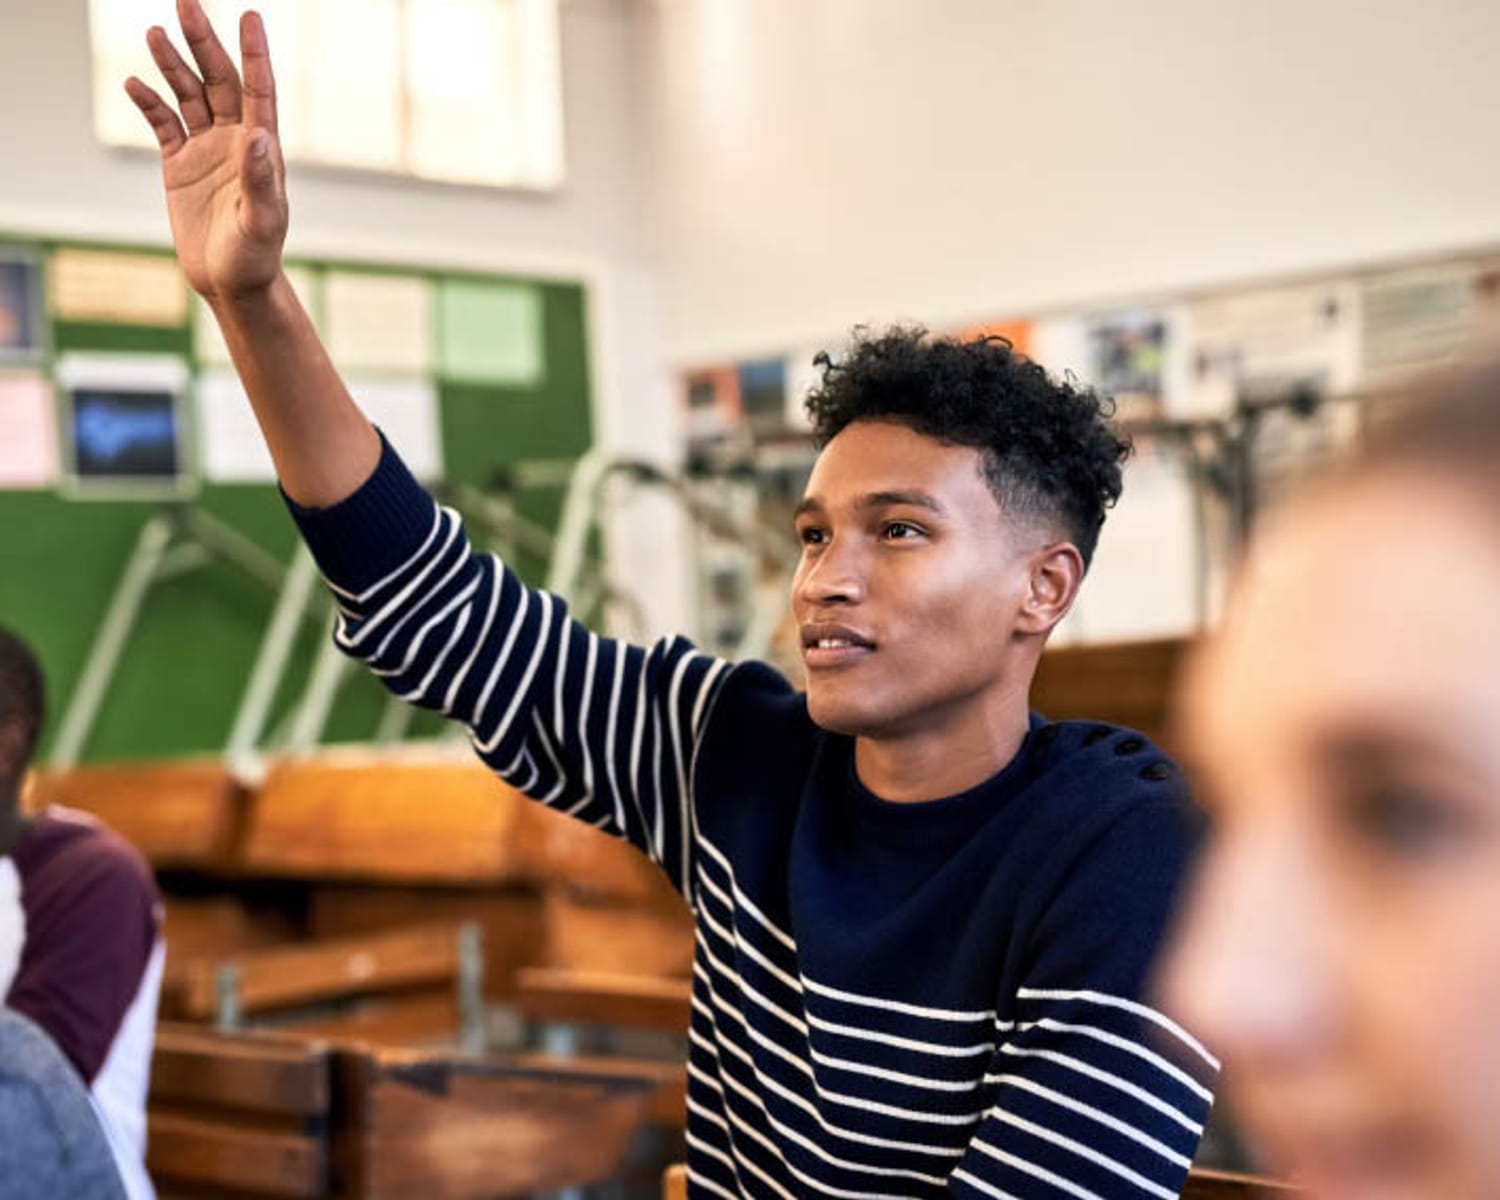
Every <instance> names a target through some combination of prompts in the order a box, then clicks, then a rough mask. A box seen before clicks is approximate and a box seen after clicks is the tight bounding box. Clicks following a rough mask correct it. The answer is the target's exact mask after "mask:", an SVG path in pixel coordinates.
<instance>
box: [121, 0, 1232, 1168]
mask: <svg viewBox="0 0 1500 1200" xmlns="http://www.w3.org/2000/svg"><path fill="white" fill-rule="evenodd" d="M179 15H180V18H181V21H182V26H183V32H184V34H185V36H186V38H187V41H188V44H189V46H190V47H191V48H192V52H193V55H194V57H195V59H196V61H197V64H198V68H199V71H200V72H201V78H200V75H199V73H197V72H194V71H193V70H192V69H191V68H189V67H188V66H187V65H186V64H185V63H184V62H183V61H182V60H181V59H180V58H179V57H178V55H177V53H176V52H175V51H174V50H173V49H172V48H171V45H170V43H169V42H168V40H167V37H166V34H165V33H164V32H163V31H162V30H160V29H153V30H152V31H151V32H150V34H149V35H148V40H149V43H150V45H151V48H152V51H153V53H154V56H155V58H156V61H157V63H158V64H159V66H160V67H161V69H162V72H163V74H164V76H165V78H166V79H167V81H168V82H169V84H170V85H171V87H172V90H173V92H174V93H175V94H176V96H177V99H178V103H179V108H180V110H181V119H179V117H178V115H177V113H176V112H174V111H173V110H172V109H170V108H169V107H168V106H167V105H166V104H165V103H164V102H163V101H162V100H161V99H160V98H159V97H158V96H156V94H155V93H154V92H152V91H151V90H150V89H149V88H147V87H146V86H145V85H144V84H143V83H141V82H140V81H139V80H135V79H132V80H131V81H129V83H128V84H127V88H128V90H129V92H130V95H131V96H132V97H133V98H134V99H135V101H136V103H137V104H138V105H139V107H140V108H141V110H142V112H143V114H144V115H145V117H146V119H147V120H148V121H149V122H150V123H151V125H152V127H153V128H154V129H155V131H156V133H157V136H158V139H159V141H160V144H161V149H162V165H163V173H164V177H165V182H166V187H167V196H168V207H169V211H170V214H171V219H172V228H173V234H174V239H175V242H176V246H177V252H178V256H179V259H180V260H181V262H182V264H183V268H184V270H185V271H186V273H187V276H188V279H189V281H190V282H191V283H192V285H193V286H194V287H195V288H196V289H197V290H198V291H199V292H200V293H201V294H202V295H203V296H204V297H205V298H206V299H207V301H208V302H209V304H210V305H211V306H212V307H213V309H214V311H215V313H216V315H217V317H218V319H219V322H220V324H221V326H222V328H223V330H224V334H225V337H226V339H227V341H228V344H229V347H230V349H231V352H232V353H233V355H234V359H235V364H236V367H237V368H238V370H239V372H240V374H241V377H242V379H243V380H244V382H245V385H246V389H247V391H248V392H249V395H250V397H251V400H252V403H253V405H254V407H255V411H256V415H257V417H258V419H259V421H260V423H261V427H262V429H263V430H264V432H265V435H266V439H267V442H268V444H269V446H270V448H271V452H272V455H273V458H274V459H275V462H276V466H277V471H278V474H279V476H280V479H281V482H282V486H283V489H284V490H285V492H286V494H287V496H288V497H289V499H290V500H291V502H292V510H293V513H294V515H295V516H296V518H297V520H298V522H299V524H300V525H301V527H302V530H303V533H304V535H305V536H306V538H307V540H308V542H309V544H310V545H311V547H312V549H313V551H314V554H315V555H316V557H317V559H318V562H319V563H320V565H321V567H322V569H323V571H324V573H325V575H326V577H327V579H328V581H329V584H330V586H331V587H332V589H333V591H334V593H335V595H336V597H337V599H338V604H339V607H340V618H339V621H338V628H337V631H336V637H337V639H338V641H339V643H340V644H341V645H342V646H343V647H344V648H345V649H346V650H348V651H349V652H350V653H352V654H355V655H357V656H359V657H361V658H362V659H364V660H365V661H366V662H367V663H368V664H369V665H370V667H371V668H372V669H373V670H374V671H375V672H376V673H377V674H379V675H380V676H382V677H383V678H384V679H385V681H386V683H387V684H388V686H390V687H391V688H392V689H393V690H394V691H395V692H396V693H397V694H399V695H402V696H404V697H406V698H408V699H410V700H412V701H413V702H415V703H419V704H423V705H427V706H430V707H434V708H437V709H439V710H441V711H443V712H445V713H447V714H448V715H450V716H452V717H454V718H455V719H458V720H461V721H464V722H465V723H466V724H468V725H469V726H470V728H471V730H472V737H473V740H474V744H475V747H476V749H477V750H478V752H479V753H480V755H481V756H482V757H483V758H484V760H485V761H486V762H487V763H489V764H490V765H491V766H492V767H494V768H495V770H496V771H497V773H498V774H499V775H500V776H501V777H502V778H504V779H506V780H507V781H509V782H510V783H512V784H513V785H515V786H516V787H517V788H519V789H520V790H522V791H524V792H526V793H528V794H530V795H532V796H534V797H535V798H537V799H538V800H540V801H541V802H543V803H546V804H549V805H552V806H554V807H556V808H558V809H560V810H562V811H564V812H567V813H569V814H571V815H573V816H575V817H577V818H578V819H579V820H583V821H587V822H589V823H590V824H593V825H595V826H598V827H600V828H603V829H606V830H608V831H610V832H612V833H614V834H616V835H617V836H620V837H622V838H626V839H628V840H630V841H631V842H632V843H633V844H635V845H636V846H637V847H638V848H639V849H641V850H642V851H644V852H645V853H647V854H649V855H650V856H651V857H652V858H653V859H654V860H655V861H656V862H658V863H659V864H660V865H661V867H662V868H663V869H664V870H665V871H666V872H667V874H668V875H669V876H670V878H671V879H672V881H673V883H674V884H676V886H677V887H678V888H679V889H680V890H681V891H682V893H683V894H684V896H686V897H687V899H688V902H689V903H690V904H691V905H692V907H693V911H694V913H695V917H696V925H697V950H696V961H695V967H694V1004H693V1017H692V1025H691V1030H690V1034H689V1037H690V1060H689V1073H690V1084H689V1098H688V1144H689V1168H690V1176H691V1190H692V1193H693V1194H694V1195H698V1196H706V1195H718V1196H741V1195H744V1196H756V1197H759V1196H777V1197H792V1196H805V1195H830V1196H846V1197H877V1196H878V1197H912V1196H917V1197H925V1196H942V1195H963V1196H1040V1195H1052V1194H1068V1195H1072V1196H1080V1197H1095V1196H1134V1195H1137V1194H1144V1195H1149V1196H1160V1197H1169V1196H1172V1195H1175V1194H1176V1192H1177V1190H1178V1188H1179V1186H1180V1184H1181V1182H1182V1179H1183V1177H1184V1175H1185V1173H1186V1171H1187V1167H1188V1163H1189V1160H1190V1158H1191V1155H1192V1153H1193V1149H1194V1147H1195V1145H1196V1143H1197V1140H1198V1136H1199V1131H1200V1129H1201V1126H1202V1122H1203V1120H1204V1117H1205V1115H1206V1113H1207V1110H1208V1107H1209V1104H1210V1101H1211V1093H1210V1088H1209V1081H1210V1079H1211V1076H1212V1074H1213V1069H1214V1066H1215V1064H1214V1062H1213V1059H1212V1058H1211V1057H1210V1056H1209V1055H1208V1053H1207V1052H1206V1051H1205V1050H1203V1048H1202V1047H1201V1046H1199V1045H1198V1043H1197V1042H1196V1041H1195V1040H1194V1039H1193V1038H1192V1037H1191V1036H1189V1035H1188V1034H1186V1033H1185V1032H1184V1031H1182V1030H1181V1029H1179V1028H1178V1027H1177V1026H1175V1025H1173V1024H1172V1023H1171V1022H1169V1021H1168V1020H1166V1019H1165V1018H1164V1017H1161V1016H1160V1015H1159V1014H1157V1013H1156V1012H1154V1011H1153V1010H1152V1009H1150V1008H1149V1007H1147V1006H1146V1005H1144V1004H1143V1003H1141V1002H1140V1000H1139V999H1138V996H1139V994H1140V988H1141V986H1142V979H1143V976H1144V975H1145V973H1146V971H1147V967H1148V964H1149V960H1150V958H1151V956H1152V952H1153V950H1154V948H1155V945H1156V942H1157V938H1158V934H1159V932H1160V929H1161V926H1162V924H1163V921H1164V920H1165V917H1166V913H1167V909H1168V906H1169V903H1170V899H1171V895H1172V892H1173V890H1174V888H1175V885H1176V883H1177V880H1178V877H1179V875H1180V873H1181V871H1182V869H1183V865H1184V861H1185V858H1186V855H1187V848H1188V840H1189V839H1188V835H1187V833H1186V830H1185V826H1184V823H1183V821H1182V818H1181V815H1180V811H1179V808H1178V805H1177V802H1176V800H1177V797H1176V792H1175V788H1174V787H1173V786H1172V784H1171V776H1172V770H1171V767H1170V764H1168V763H1167V761H1166V760H1165V759H1164V758H1163V757H1162V755H1161V754H1160V753H1158V752H1157V751H1156V750H1155V749H1154V748H1152V747H1150V746H1149V745H1147V743H1146V742H1145V741H1144V740H1143V739H1141V738H1139V737H1136V736H1135V735H1133V734H1129V733H1127V732H1124V731H1120V730H1115V729H1111V728H1109V727H1106V726H1098V725H1047V724H1046V723H1045V722H1043V721H1042V720H1041V719H1040V718H1034V717H1032V716H1030V715H1029V713H1028V711H1027V703H1026V698H1027V690H1028V686H1029V683H1030V679H1031V674H1032V671H1033V669H1034V667H1035V664H1036V660H1037V656H1038V654H1039V653H1040V650H1041V647H1042V643H1043V641H1044V640H1045V638H1046V636H1047V634H1048V632H1049V631H1050V630H1051V629H1052V628H1053V626H1054V625H1055V624H1056V623H1057V622H1058V621H1059V620H1060V619H1061V618H1062V617H1063V615H1064V614H1065V613H1066V612H1067V609H1068V606H1069V605H1070V604H1071V602H1072V600H1073V597H1074V595H1075V593H1076V591H1077V588H1078V585H1079V582H1080V580H1081V577H1082V575H1083V571H1084V566H1085V562H1086V559H1087V557H1088V555H1089V553H1090V551H1091V550H1092V547H1093V542H1094V538H1095V536H1096V534H1097V532H1098V528H1099V525H1100V523H1101V522H1102V520H1103V511H1104V508H1105V506H1106V505H1107V504H1108V503H1109V502H1110V501H1111V500H1112V499H1113V498H1114V497H1115V496H1116V495H1117V493H1118V489H1119V461H1120V458H1121V457H1122V454H1123V449H1124V448H1123V447H1122V446H1121V445H1120V443H1118V442H1117V441H1116V440H1115V439H1114V437H1113V436H1112V435H1111V434H1110V432H1109V431H1108V429H1107V427H1106V426H1105V424H1104V422H1103V420H1102V414H1101V411H1100V407H1101V406H1100V403H1099V401H1098V400H1097V399H1096V398H1095V397H1093V396H1092V395H1090V394H1088V393H1086V392H1082V391H1078V390H1075V389H1073V388H1070V387H1063V386H1057V385H1054V384H1052V383H1050V382H1049V381H1048V380H1047V379H1046V377H1045V375H1044V374H1043V372H1042V371H1041V370H1040V368H1038V367H1036V366H1034V365H1032V364H1029V363H1026V362H1024V361H1023V360H1020V359H1018V358H1016V357H1015V356H1013V355H1012V354H1011V353H1010V352H1009V349H1008V347H1006V346H1004V345H1003V344H1001V343H990V342H981V343H973V344H969V345H962V346H960V345H954V344H952V343H941V342H939V343H928V342H926V341H924V340H923V339H922V338H921V337H920V336H919V335H917V334H914V333H904V332H896V333H894V334H892V335H890V336H888V337H884V338H876V339H871V340H868V341H865V342H862V343H860V344H859V345H857V346H856V347H855V349H854V350H853V353H852V356H851V358H850V359H849V361H848V362H847V363H844V364H841V365H839V366H837V367H835V366H833V365H831V364H829V365H827V366H826V369H825V382H824V386H823V388H822V390H821V392H820V394H819V395H818V397H816V398H815V399H814V401H813V402H812V403H813V412H814V415H815V417H816V418H817V421H818V424H819V427H820V432H821V436H822V437H823V438H824V439H825V440H826V447H825V448H824V450H823V452H822V455H821V457H820V459H819V461H818V463H817V466H816V468H815V470H814V472H813V475H812V479H811V481H810V483H809V486H808V491H807V496H806V499H805V501H804V503H803V504H802V506H801V510H800V513H799V516H798V529H799V531H800V536H801V538H802V542H803V546H804V552H803V560H802V565H801V569H800V571H799V573H798V576H797V581H796V584H795V589H794V597H793V603H794V606H795V609H796V615H797V619H798V621H799V623H800V624H801V628H802V635H803V643H804V651H805V661H806V665H807V671H808V691H807V693H806V694H805V695H804V694H802V693H799V692H796V691H794V690H793V689H792V687H791V686H790V685H789V684H788V683H787V682H786V681H785V680H784V679H782V678H781V677H780V676H779V675H777V674H776V673H775V672H773V671H771V670H770V669H769V668H767V667H765V666H762V665H758V664H753V663H752V664H745V665H740V666H731V665H730V664H728V663H725V662H721V661H717V660H715V659H712V658H710V657H707V656H705V655H702V654H699V653H697V652H696V651H695V650H694V649H693V648H692V646H690V645H689V644H688V643H686V642H684V641H682V640H680V639H675V640H669V641H663V642H661V643H659V644H657V645H655V646H653V647H651V648H650V649H642V648H638V647H634V646H627V645H622V644H620V643H617V642H614V641H610V640H607V639H601V638H598V637H596V636H594V635H593V634H591V633H590V632H588V631H587V630H586V629H584V628H582V627H581V626H579V625H577V624H575V623H573V622H571V621H570V620H569V619H568V616H567V614H566V612H565V611H564V610H563V607H562V605H561V603H560V602H559V601H558V600H557V599H555V598H554V597H551V596H548V595H545V594H542V593H538V592H534V591H531V590H529V589H527V588H526V587H524V586H523V585H522V584H521V582H520V581H519V580H518V579H517V578H516V577H515V576H514V575H512V574H510V573H509V572H507V571H506V570H505V568H504V567H503V566H502V565H501V564H500V563H499V562H497V561H496V560H495V559H494V558H493V557H491V556H487V555H479V554H475V553H474V552H473V551H472V550H471V549H470V547H469V545H468V542H467V540H466V539H465V537H464V534H463V530H462V528H461V527H460V524H459V522H458V519H457V517H456V516H455V515H454V514H453V513H451V512H448V511H445V510H441V509H439V508H438V507H437V506H436V505H435V504H434V503H433V501H432V500H431V498H430V497H429V496H427V495H426V494H425V493H424V492H423V491H422V489H421V488H420V487H419V486H418V485H417V484H416V483H415V482H414V481H413V480H412V478H411V476H410V475H409V474H408V473H407V472H406V470H405V468H404V467H403V466H402V464H401V462H400V460H399V459H398V458H397V457H396V455H395V452H394V451H393V450H392V449H391V448H390V447H388V446H386V445H385V444H384V442H383V440H382V439H381V437H380V436H379V435H378V434H377V433H376V431H375V430H374V429H373V428H372V427H371V426H370V425H369V423H368V422H367V421H366V420H365V418H364V417H363V416H362V415H361V414H360V412H359V410H358V409H357V408H356V407H355V405H354V403H353V402H352V401H351V399H350V397H349V395H348V393H347V392H346V391H345V389H344V387H343V385H342V383H341V382H340V380H339V378H338V375H337V374H336V373H335V371H334V369H333V367H332V365H331V364H330V363H329V361H328V359H327V356H326V355H325V353H324V351H323V348H322V347H321V345H320V344H319V342H318V340H317V337H316V336H315V334H314V332H313V329H312V326H311V325H310V323H309V322H308V319H307V317H306V315H305V314H304V313H303V311H302V309H301V308H300V306H299V305H298V303H297V301H296V299H295V297H294V295H293V293H292V291H291V289H290V287H289V286H288V284H287V282H286V279H285V277H284V275H283V274H282V272H281V267H280V254H281V243H282V239H283V237H284V234H285V229H286V212H287V208H286V197H285V191H284V186H283V169H282V162H281V157H280V152H279V148H278V145H277V140H276V136H275V131H276V111H275V99H274V87H273V83H272V78H271V70H270V64H269V59H268V55H267V49H266V43H265V35H264V31H263V29H262V26H261V23H260V21H259V19H258V18H257V17H256V16H255V15H253V14H248V15H247V16H246V17H245V18H244V19H243V20H242V22H241V27H240V45H241V51H242V58H243V67H244V72H245V76H244V82H243V85H242V84H241V82H240V78H239V75H238V74H237V72H236V69H235V66H234V64H233V62H232V60H231V59H230V58H229V56H228V55H227V54H226V53H225V51H224V50H223V48H222V47H221V45H220V44H219V42H218V41H217V39H216V38H215V37H214V34H213V32H212V30H211V29H210V28H209V25H208V22H207V20H206V19H205V18H204V16H203V14H202V12H201V11H200V10H199V8H198V7H197V5H196V4H195V3H193V2H192V0H182V3H180V5H179ZM184 123H185V124H184ZM580 1134H581V1135H582V1134H583V1131H580Z"/></svg>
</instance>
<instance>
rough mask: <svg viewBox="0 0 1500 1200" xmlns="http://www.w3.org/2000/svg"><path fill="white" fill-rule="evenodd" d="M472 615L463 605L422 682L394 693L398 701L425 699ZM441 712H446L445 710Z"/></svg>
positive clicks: (460, 639) (472, 610)
mask: <svg viewBox="0 0 1500 1200" xmlns="http://www.w3.org/2000/svg"><path fill="white" fill-rule="evenodd" d="M473 590H474V589H473V588H470V589H469V591H470V593H471V594H472V592H473ZM473 615H474V609H473V608H472V607H471V606H469V605H468V604H465V605H464V610H463V612H461V613H460V614H459V616H458V623H457V624H456V625H455V626H454V627H453V633H452V634H451V635H450V636H449V638H448V641H447V642H446V643H445V644H444V646H443V648H442V649H441V650H439V651H438V652H437V654H436V655H435V656H434V657H433V660H432V665H431V666H430V667H428V668H427V674H426V675H424V676H422V682H421V683H419V684H417V686H416V687H414V688H408V689H407V690H406V691H404V692H397V693H395V694H396V695H397V696H398V697H399V698H400V699H402V700H416V699H418V698H419V697H421V698H424V699H425V698H426V696H427V689H428V688H430V687H431V686H432V684H433V680H435V679H436V678H437V677H438V672H440V671H441V670H442V669H443V664H444V663H445V662H447V661H448V655H450V654H452V653H453V648H454V647H455V646H457V645H458V644H459V643H460V642H461V641H462V640H463V636H464V630H465V629H467V628H468V627H469V618H470V617H471V616H473ZM443 711H444V712H445V713H446V712H447V710H446V709H444V710H443Z"/></svg>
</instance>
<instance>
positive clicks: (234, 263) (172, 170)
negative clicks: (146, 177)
mask: <svg viewBox="0 0 1500 1200" xmlns="http://www.w3.org/2000/svg"><path fill="white" fill-rule="evenodd" d="M247 135H248V131H247V130H246V129H245V127H244V126H243V125H216V126H214V127H213V128H212V129H208V130H205V131H204V132H203V133H200V134H195V135H194V136H193V137H192V138H190V139H189V140H188V141H186V142H185V143H184V144H183V145H182V146H181V147H180V148H179V149H178V150H177V151H176V152H175V153H172V154H163V156H162V179H163V182H164V183H165V184H166V189H167V214H168V216H169V217H170V218H171V222H172V240H173V242H174V243H175V244H176V247H177V258H178V261H179V262H180V263H181V264H182V269H183V272H184V273H185V274H186V275H187V279H188V283H189V284H191V285H192V287H193V288H194V290H196V291H198V292H201V293H203V294H205V295H210V294H217V293H222V292H231V291H238V290H245V289H248V288H253V287H257V286H263V285H265V284H268V283H269V282H270V281H271V279H272V278H273V277H274V276H275V274H276V271H277V268H278V265H279V262H280V250H281V239H280V236H277V235H276V234H274V233H272V234H271V236H269V237H268V236H266V235H265V234H264V233H260V234H259V235H258V231H257V229H256V228H255V224H254V223H253V222H252V221H250V220H247V217H248V216H249V213H248V211H247V210H248V209H249V207H250V202H249V200H248V199H247V196H246V191H245V188H244V186H243V183H242V180H241V178H240V167H239V164H240V162H241V161H242V160H243V158H244V154H245V146H244V143H245V139H246V137H247Z"/></svg>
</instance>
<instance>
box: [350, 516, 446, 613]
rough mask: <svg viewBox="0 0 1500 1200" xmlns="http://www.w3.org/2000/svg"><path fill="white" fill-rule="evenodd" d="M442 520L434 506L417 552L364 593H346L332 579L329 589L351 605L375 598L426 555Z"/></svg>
mask: <svg viewBox="0 0 1500 1200" xmlns="http://www.w3.org/2000/svg"><path fill="white" fill-rule="evenodd" d="M442 520H443V510H442V509H441V508H439V507H438V506H437V505H436V504H434V505H433V506H432V527H431V528H430V529H429V530H428V531H427V536H426V537H425V538H424V539H423V540H422V544H421V545H420V546H418V547H417V548H416V550H415V551H414V552H413V553H412V554H411V555H410V556H409V557H408V558H407V559H406V561H405V562H403V563H402V564H401V565H400V566H399V567H396V568H395V569H393V570H391V571H388V572H386V573H385V574H384V575H382V576H381V577H380V578H379V579H377V580H376V581H375V582H374V583H372V584H370V586H369V587H367V588H365V590H364V591H362V592H348V591H345V590H344V589H343V588H341V587H339V585H338V584H336V583H334V582H333V580H331V579H330V580H328V581H327V583H328V587H329V589H330V590H331V591H332V592H333V593H334V594H335V595H338V596H342V597H343V598H344V599H345V600H348V601H350V602H351V603H354V604H363V603H364V602H365V601H366V600H368V599H369V598H370V597H371V596H373V595H374V594H375V593H376V592H378V591H379V590H380V589H381V588H383V587H385V586H386V584H388V583H390V582H391V580H393V579H395V578H396V577H397V576H399V575H400V574H401V573H402V572H403V571H405V570H406V569H407V568H408V567H410V566H411V565H412V563H414V562H416V561H418V560H419V559H420V558H421V557H422V556H423V555H424V554H426V553H427V547H428V546H430V545H431V544H432V539H433V538H435V537H436V536H437V531H438V527H439V526H440V525H441V524H442Z"/></svg>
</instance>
